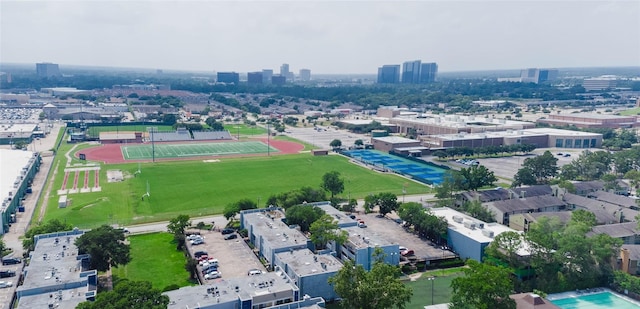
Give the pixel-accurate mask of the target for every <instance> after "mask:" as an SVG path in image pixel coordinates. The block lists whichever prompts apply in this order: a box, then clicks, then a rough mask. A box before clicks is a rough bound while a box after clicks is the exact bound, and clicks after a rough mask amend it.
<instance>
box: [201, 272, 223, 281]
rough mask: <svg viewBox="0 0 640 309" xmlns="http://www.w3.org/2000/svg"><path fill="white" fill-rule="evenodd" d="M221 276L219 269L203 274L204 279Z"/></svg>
mask: <svg viewBox="0 0 640 309" xmlns="http://www.w3.org/2000/svg"><path fill="white" fill-rule="evenodd" d="M221 277H222V273H221V272H219V271H212V272H210V273H208V274H206V275H204V278H205V279H206V280H211V279H216V278H221Z"/></svg>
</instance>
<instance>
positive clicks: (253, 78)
mask: <svg viewBox="0 0 640 309" xmlns="http://www.w3.org/2000/svg"><path fill="white" fill-rule="evenodd" d="M262 82H263V77H262V72H249V73H247V83H249V84H262Z"/></svg>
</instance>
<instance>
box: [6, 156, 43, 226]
mask: <svg viewBox="0 0 640 309" xmlns="http://www.w3.org/2000/svg"><path fill="white" fill-rule="evenodd" d="M40 164H41V158H40V155H39V154H38V153H35V152H31V151H23V150H9V149H0V170H2V173H1V174H0V201H1V202H2V204H1V205H0V223H2V224H1V225H0V235H1V234H4V233H6V232H7V231H8V230H9V227H10V226H11V224H12V223H13V222H15V220H16V213H17V212H19V211H24V205H23V204H22V199H23V197H24V196H25V195H26V194H28V193H30V192H31V183H32V182H33V178H35V176H36V173H37V172H38V171H39V170H40Z"/></svg>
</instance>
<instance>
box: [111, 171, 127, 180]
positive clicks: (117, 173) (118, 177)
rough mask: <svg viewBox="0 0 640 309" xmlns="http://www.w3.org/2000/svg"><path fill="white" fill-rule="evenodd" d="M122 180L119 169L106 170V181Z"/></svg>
mask: <svg viewBox="0 0 640 309" xmlns="http://www.w3.org/2000/svg"><path fill="white" fill-rule="evenodd" d="M122 180H124V176H123V175H122V171H121V170H108V171H107V182H118V181H122Z"/></svg>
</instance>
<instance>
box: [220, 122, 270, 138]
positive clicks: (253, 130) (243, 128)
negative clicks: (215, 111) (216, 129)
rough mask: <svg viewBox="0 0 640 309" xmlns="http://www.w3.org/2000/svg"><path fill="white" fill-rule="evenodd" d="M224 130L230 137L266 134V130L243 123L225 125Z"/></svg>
mask: <svg viewBox="0 0 640 309" xmlns="http://www.w3.org/2000/svg"><path fill="white" fill-rule="evenodd" d="M224 129H225V130H227V131H229V133H231V135H232V136H234V137H235V136H237V135H238V134H240V136H242V135H262V134H267V129H265V128H262V127H258V126H249V125H246V124H244V123H239V124H225V125H224Z"/></svg>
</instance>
